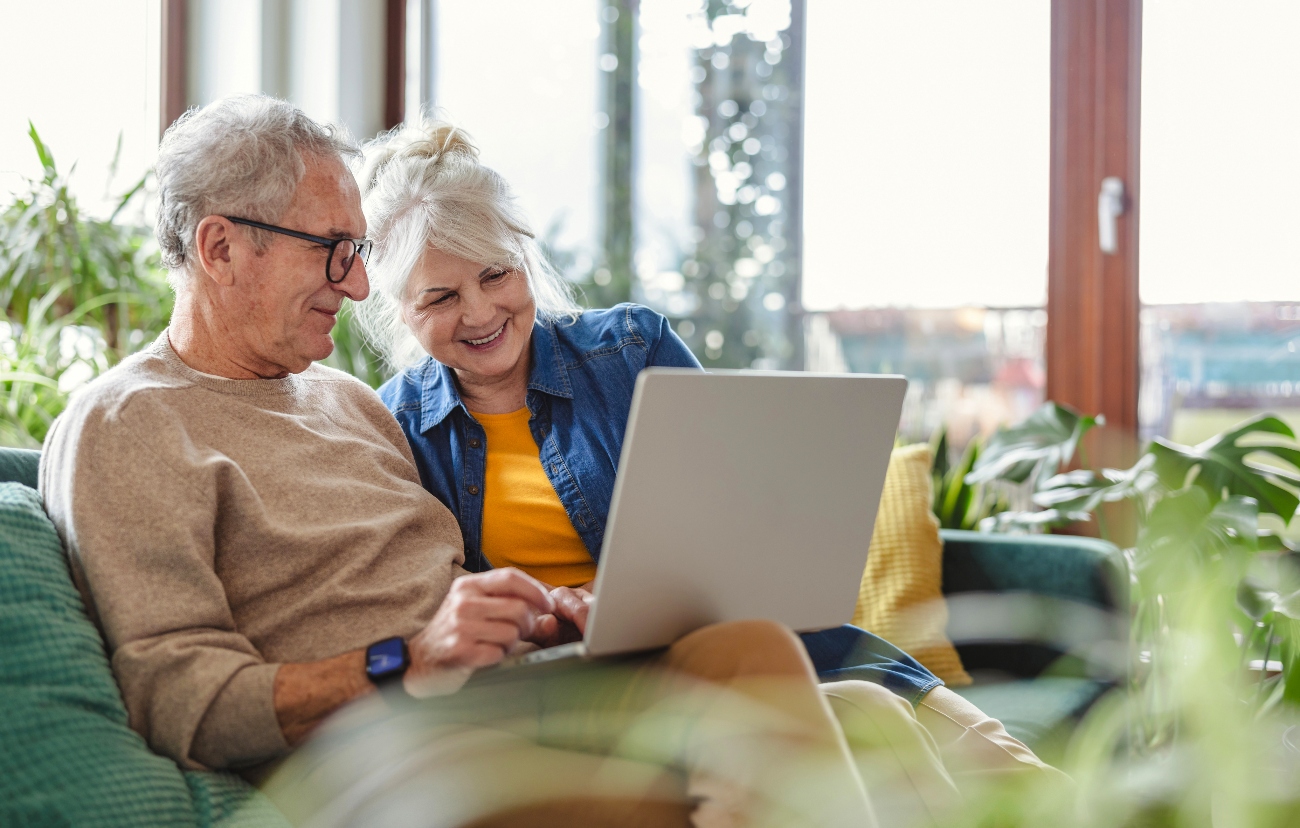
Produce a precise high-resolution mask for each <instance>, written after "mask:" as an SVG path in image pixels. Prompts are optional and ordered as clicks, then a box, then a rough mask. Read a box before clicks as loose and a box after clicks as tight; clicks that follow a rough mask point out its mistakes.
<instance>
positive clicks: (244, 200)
mask: <svg viewBox="0 0 1300 828" xmlns="http://www.w3.org/2000/svg"><path fill="white" fill-rule="evenodd" d="M308 154H310V155H315V156H320V157H322V158H337V159H339V161H340V162H341V163H345V164H346V163H347V160H348V159H350V158H352V157H354V156H356V155H357V154H358V152H357V148H356V145H355V144H354V143H353V142H352V140H351V138H349V137H348V135H347V133H346V132H345V131H343V130H341V129H339V128H337V127H333V126H326V125H322V124H318V123H316V122H315V121H313V120H312V119H311V118H308V117H307V116H306V115H304V114H303V113H302V111H301V110H299V109H298V108H297V107H295V106H293V105H292V104H290V103H287V102H285V101H282V100H278V99H276V98H271V97H268V96H266V95H240V96H237V97H231V98H222V99H221V100H219V101H214V102H213V103H210V104H208V105H207V106H205V107H203V108H201V109H191V110H190V111H188V112H186V113H185V114H184V115H182V116H181V117H180V118H179V119H177V121H176V123H174V124H172V125H171V127H170V128H169V129H168V130H167V133H166V134H165V135H163V139H162V144H161V146H160V147H159V150H158V163H157V165H156V166H155V168H154V171H155V175H156V176H157V179H158V246H159V247H160V248H161V250H162V263H163V265H164V266H166V267H167V268H168V270H170V271H171V272H170V274H169V275H168V280H169V281H170V282H171V285H172V288H173V290H178V289H180V288H181V287H182V284H181V282H180V280H179V279H178V275H179V273H178V271H182V270H184V269H185V265H186V263H187V262H191V261H192V259H193V257H194V252H195V249H194V234H195V231H196V229H197V228H198V224H199V222H200V221H202V220H203V219H204V218H205V217H207V216H212V215H222V216H238V217H240V218H246V219H252V220H253V221H261V222H265V223H267V224H274V223H275V222H276V221H277V220H278V219H279V218H280V216H281V215H283V213H284V211H285V210H287V209H288V208H289V205H290V203H292V201H293V196H294V193H295V192H296V191H297V189H298V183H299V182H300V181H302V177H303V175H304V174H305V173H306V170H307V164H306V161H305V160H304V159H303V156H304V155H308ZM248 230H249V232H250V238H251V239H252V241H253V243H254V244H255V245H256V246H257V247H258V249H261V248H263V247H265V246H266V244H267V243H268V242H269V237H270V233H268V232H267V231H265V230H257V229H254V228H248Z"/></svg>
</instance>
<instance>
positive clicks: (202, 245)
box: [194, 216, 235, 287]
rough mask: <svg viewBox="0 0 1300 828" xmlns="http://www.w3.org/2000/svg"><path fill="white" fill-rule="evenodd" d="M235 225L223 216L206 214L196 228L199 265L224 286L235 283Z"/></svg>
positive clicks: (195, 243)
mask: <svg viewBox="0 0 1300 828" xmlns="http://www.w3.org/2000/svg"><path fill="white" fill-rule="evenodd" d="M234 229H235V228H234V225H232V224H231V223H230V221H229V220H227V219H225V218H222V217H221V216H205V217H204V218H203V219H202V220H201V221H200V222H199V225H198V227H196V228H194V249H195V252H196V254H197V257H198V260H199V267H200V268H202V270H203V272H204V273H205V274H206V275H207V276H208V278H210V279H212V281H214V282H216V283H217V284H219V285H221V286H223V287H230V286H231V285H233V284H234V283H235V267H234V260H233V256H232V251H231V246H232V242H233V238H232V235H233V232H234Z"/></svg>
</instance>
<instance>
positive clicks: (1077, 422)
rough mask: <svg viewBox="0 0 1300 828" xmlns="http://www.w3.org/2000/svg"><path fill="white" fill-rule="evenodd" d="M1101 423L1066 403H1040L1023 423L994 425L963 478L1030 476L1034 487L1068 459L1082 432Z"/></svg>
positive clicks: (1016, 478)
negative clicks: (991, 433)
mask: <svg viewBox="0 0 1300 828" xmlns="http://www.w3.org/2000/svg"><path fill="white" fill-rule="evenodd" d="M1102 423H1103V420H1102V418H1100V417H1085V416H1080V414H1079V412H1077V411H1075V410H1074V409H1072V408H1070V407H1069V406H1064V405H1060V404H1058V403H1054V402H1047V403H1044V404H1043V405H1042V407H1040V408H1039V409H1038V410H1037V411H1035V412H1034V413H1033V414H1031V415H1030V416H1029V418H1028V419H1026V420H1025V421H1024V422H1023V423H1020V424H1019V425H1015V426H1010V427H1007V428H1000V429H998V431H997V432H996V433H995V434H994V435H993V437H992V438H991V439H990V440H989V441H988V444H987V445H986V446H985V447H984V450H983V452H982V453H981V455H980V458H979V461H978V462H977V463H976V464H975V467H974V469H973V470H972V471H971V473H970V474H968V475H967V476H966V482H967V483H982V482H985V481H988V480H1007V481H1011V482H1013V483H1024V482H1025V481H1026V480H1030V479H1031V477H1032V478H1033V480H1034V484H1033V485H1034V488H1038V484H1039V483H1041V482H1043V481H1046V480H1047V479H1048V478H1050V477H1052V476H1053V475H1055V474H1056V473H1057V471H1059V470H1060V468H1061V466H1062V465H1064V464H1066V463H1069V462H1070V460H1071V458H1073V457H1074V452H1075V449H1076V448H1077V447H1078V445H1079V440H1080V439H1081V438H1082V437H1083V435H1084V434H1086V433H1087V432H1088V431H1089V430H1090V429H1092V428H1093V427H1094V426H1097V425H1101V424H1102Z"/></svg>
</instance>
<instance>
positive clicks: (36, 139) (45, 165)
mask: <svg viewBox="0 0 1300 828" xmlns="http://www.w3.org/2000/svg"><path fill="white" fill-rule="evenodd" d="M27 135H28V137H29V138H31V139H32V144H33V145H34V146H35V147H36V155H37V157H39V158H40V159H41V168H42V169H43V170H45V180H46V182H53V181H54V179H55V178H57V177H58V171H57V170H55V168H54V155H53V154H52V153H51V152H50V148H49V147H47V146H45V142H44V141H42V140H41V136H40V133H38V132H37V131H36V124H33V123H32V122H31V121H28V122H27Z"/></svg>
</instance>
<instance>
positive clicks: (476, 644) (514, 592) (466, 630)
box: [405, 568, 585, 695]
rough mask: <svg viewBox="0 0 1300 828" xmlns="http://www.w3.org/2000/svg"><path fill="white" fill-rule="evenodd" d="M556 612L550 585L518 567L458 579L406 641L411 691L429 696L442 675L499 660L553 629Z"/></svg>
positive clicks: (470, 669)
mask: <svg viewBox="0 0 1300 828" xmlns="http://www.w3.org/2000/svg"><path fill="white" fill-rule="evenodd" d="M555 611H556V608H555V602H554V600H553V599H552V598H551V595H550V594H549V593H548V591H547V588H546V586H545V585H544V584H542V583H541V582H540V581H538V580H537V579H535V578H532V577H530V576H529V575H526V574H524V573H523V572H521V571H519V570H518V569H513V568H510V569H494V570H492V571H491V572H483V573H479V574H476V575H465V576H462V577H460V578H457V579H456V580H454V581H452V583H451V590H450V591H449V592H448V593H447V597H446V598H445V599H443V602H442V606H440V607H438V611H437V612H436V613H435V614H434V616H433V619H432V620H431V621H429V623H428V625H427V626H426V627H425V628H424V629H423V630H421V631H420V632H419V633H417V634H416V635H415V637H414V638H412V639H411V640H410V641H409V642H408V643H407V647H408V649H409V650H410V654H411V666H410V667H409V668H408V669H407V671H406V678H405V683H406V689H407V690H408V691H409V692H411V693H412V694H413V695H425V694H426V693H427V690H428V687H429V686H430V685H436V683H437V679H438V676H439V674H441V673H447V672H463V673H464V675H468V673H469V672H470V671H472V670H474V669H477V668H479V667H487V666H489V665H492V664H496V663H497V662H498V661H500V660H501V659H502V658H504V657H505V654H506V653H507V652H508V651H509V650H510V648H511V647H513V646H514V645H515V644H516V643H518V642H519V641H521V640H534V639H535V637H537V636H539V635H542V636H545V635H546V634H547V632H548V631H549V630H551V629H553V628H554V627H555V626H556V622H555V618H554V613H555ZM584 621H585V617H584Z"/></svg>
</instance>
